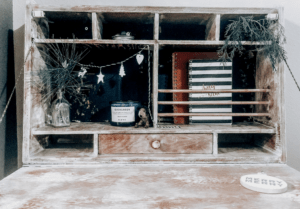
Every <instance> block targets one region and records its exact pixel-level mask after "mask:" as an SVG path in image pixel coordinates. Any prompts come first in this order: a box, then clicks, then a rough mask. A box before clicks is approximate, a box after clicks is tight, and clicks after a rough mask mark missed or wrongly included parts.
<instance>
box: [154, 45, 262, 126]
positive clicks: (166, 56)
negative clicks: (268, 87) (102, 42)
mask: <svg viewBox="0 0 300 209" xmlns="http://www.w3.org/2000/svg"><path fill="white" fill-rule="evenodd" d="M217 48H218V47H217V46H185V47H181V46H178V45H164V46H161V49H160V51H159V75H158V81H159V83H158V89H173V87H174V88H175V86H173V82H174V78H175V76H176V77H177V78H175V79H176V80H177V81H178V82H181V83H184V86H185V88H181V87H178V86H176V87H177V89H188V88H189V87H188V83H189V81H188V79H189V76H188V65H189V60H191V59H206V60H212V61H214V60H218V59H219V55H218V54H217V52H216V50H217ZM200 57H201V58H200ZM203 57H206V58H203ZM182 62H184V63H182ZM174 69H178V70H180V74H179V73H178V74H177V75H172V72H173V70H174ZM182 71H184V72H182ZM181 72H182V73H181ZM255 77H256V53H254V52H251V53H244V54H243V55H239V54H236V56H235V57H234V59H233V61H232V89H255V88H256V80H255V79H256V78H255ZM179 79H181V81H179ZM176 95H177V96H178V95H179V99H178V100H177V101H189V94H187V93H176ZM174 96H175V94H174ZM182 98H184V100H182ZM174 99H175V97H174ZM158 101H173V93H159V94H158ZM174 101H175V100H174ZM232 101H236V102H239V101H255V93H251V92H250V93H232ZM176 106H177V107H179V108H181V111H183V112H184V113H188V112H189V106H188V105H176ZM227 106H228V105H227ZM265 106H266V105H265ZM174 107H175V105H158V113H173V112H174ZM224 107H225V106H224ZM229 107H230V105H229ZM174 113H175V112H174ZM178 113H179V112H178ZM232 113H255V105H232ZM182 118H184V121H185V124H188V123H189V122H188V121H189V120H188V117H182ZM159 122H161V123H163V122H169V123H170V122H171V123H172V122H173V118H172V117H159ZM239 122H253V118H252V117H249V116H245V117H240V116H239V117H233V123H239Z"/></svg>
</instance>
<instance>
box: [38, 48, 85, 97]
mask: <svg viewBox="0 0 300 209" xmlns="http://www.w3.org/2000/svg"><path fill="white" fill-rule="evenodd" d="M40 53H41V55H42V56H43V58H44V61H45V63H46V67H44V68H43V69H40V70H39V71H38V72H37V78H33V79H32V81H33V82H32V83H33V85H34V86H36V87H37V89H38V91H39V93H40V94H41V96H42V98H41V99H42V102H44V103H48V102H49V101H51V99H53V97H54V96H55V95H56V93H57V92H58V91H59V90H62V91H64V92H66V93H69V94H70V95H73V96H75V98H77V96H78V94H80V88H81V87H82V85H83V84H82V81H81V79H80V78H78V73H77V72H74V69H75V66H76V65H77V64H78V63H79V61H80V60H82V58H83V57H84V56H85V55H86V54H87V50H86V49H85V50H82V51H81V52H78V51H76V44H75V43H72V44H61V45H59V44H47V45H46V47H44V49H43V50H40Z"/></svg>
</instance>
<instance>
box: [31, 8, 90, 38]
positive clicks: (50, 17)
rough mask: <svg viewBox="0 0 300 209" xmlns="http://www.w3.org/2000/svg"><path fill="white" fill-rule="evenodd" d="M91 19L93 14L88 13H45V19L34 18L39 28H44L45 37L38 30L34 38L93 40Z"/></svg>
mask: <svg viewBox="0 0 300 209" xmlns="http://www.w3.org/2000/svg"><path fill="white" fill-rule="evenodd" d="M91 18H92V16H91V13H88V12H50V11H45V18H33V21H34V22H35V24H37V26H39V28H44V30H42V34H43V36H41V35H39V33H41V32H40V31H39V30H37V31H36V32H37V35H36V36H33V38H41V37H44V38H50V39H55V38H56V39H57V38H62V39H73V36H74V37H75V38H77V39H91V38H92V19H91ZM47 27H48V28H47ZM34 29H35V28H34Z"/></svg>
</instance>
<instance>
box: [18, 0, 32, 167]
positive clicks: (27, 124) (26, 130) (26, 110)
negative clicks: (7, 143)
mask: <svg viewBox="0 0 300 209" xmlns="http://www.w3.org/2000/svg"><path fill="white" fill-rule="evenodd" d="M31 12H32V6H31V4H28V5H26V13H25V47H24V59H26V57H25V56H26V55H27V53H28V51H29V50H30V49H31V23H32V16H31ZM31 59H32V57H31V53H29V56H28V59H27V61H26V62H25V66H24V95H23V98H24V99H23V102H24V103H23V140H22V141H18V144H22V153H20V150H19V151H18V156H22V163H28V161H29V148H30V136H31V107H32V106H31V83H30V77H29V76H28V73H29V72H30V71H31V67H32V61H31ZM18 164H19V166H20V167H21V165H20V163H18Z"/></svg>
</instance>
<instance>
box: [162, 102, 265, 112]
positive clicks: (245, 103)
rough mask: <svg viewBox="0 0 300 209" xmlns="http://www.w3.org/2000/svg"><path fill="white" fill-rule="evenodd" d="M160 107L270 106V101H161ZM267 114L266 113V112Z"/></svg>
mask: <svg viewBox="0 0 300 209" xmlns="http://www.w3.org/2000/svg"><path fill="white" fill-rule="evenodd" d="M157 103H158V104H159V105H174V104H180V105H208V104H209V105H261V104H264V105H268V104H270V101H242V102H226V101H203V102H198V101H191V102H181V101H174V102H170V101H159V102H157ZM265 112H266V111H265Z"/></svg>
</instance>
